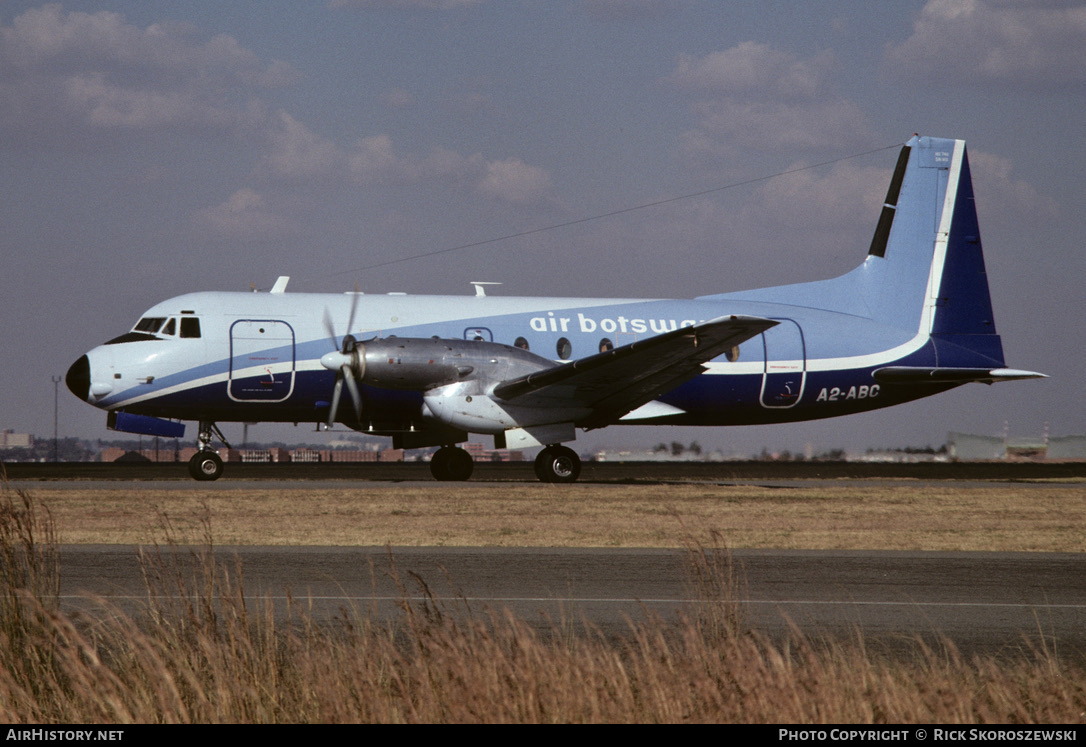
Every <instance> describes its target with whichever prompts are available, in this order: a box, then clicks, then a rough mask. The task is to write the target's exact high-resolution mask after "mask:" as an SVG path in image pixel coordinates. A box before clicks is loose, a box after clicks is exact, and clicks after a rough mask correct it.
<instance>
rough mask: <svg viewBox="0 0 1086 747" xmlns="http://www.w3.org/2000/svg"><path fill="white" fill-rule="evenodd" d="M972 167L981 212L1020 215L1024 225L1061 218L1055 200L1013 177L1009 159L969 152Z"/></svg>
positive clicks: (1012, 168) (981, 152) (1012, 166)
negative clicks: (1040, 220) (1025, 223)
mask: <svg viewBox="0 0 1086 747" xmlns="http://www.w3.org/2000/svg"><path fill="white" fill-rule="evenodd" d="M969 168H970V171H971V172H972V176H973V184H974V185H975V186H974V189H975V190H976V191H977V192H979V194H977V195H976V197H977V209H978V210H979V211H982V212H985V213H991V214H993V215H1000V216H1003V217H1007V216H1018V218H1019V220H1021V221H1023V222H1027V221H1032V220H1036V219H1037V218H1055V217H1057V216H1058V215H1059V212H1060V210H1059V204H1058V203H1057V202H1056V201H1055V200H1053V199H1052V198H1050V197H1046V196H1045V195H1042V194H1041V193H1039V192H1038V191H1037V190H1036V189H1035V188H1034V186H1033V185H1032V184H1030V183H1029V182H1027V181H1025V180H1022V179H1015V178H1014V176H1013V171H1014V165H1013V163H1012V161H1011V160H1010V159H1009V158H1004V157H1002V156H997V155H994V154H992V153H985V152H983V151H978V150H972V149H970V151H969ZM981 223H982V224H983V223H984V220H983V218H982V219H981Z"/></svg>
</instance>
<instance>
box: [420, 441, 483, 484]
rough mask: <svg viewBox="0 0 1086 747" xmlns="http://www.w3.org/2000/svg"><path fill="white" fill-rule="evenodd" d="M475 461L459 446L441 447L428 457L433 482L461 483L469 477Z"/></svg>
mask: <svg viewBox="0 0 1086 747" xmlns="http://www.w3.org/2000/svg"><path fill="white" fill-rule="evenodd" d="M473 469H475V461H474V460H473V459H472V458H471V454H469V453H468V452H466V451H464V450H463V449H461V448H460V447H459V446H442V447H441V448H440V449H438V450H437V451H435V452H434V455H433V456H432V457H430V474H432V475H433V476H434V479H435V480H441V481H443V482H444V481H462V480H466V479H468V478H469V477H471V472H472V470H473Z"/></svg>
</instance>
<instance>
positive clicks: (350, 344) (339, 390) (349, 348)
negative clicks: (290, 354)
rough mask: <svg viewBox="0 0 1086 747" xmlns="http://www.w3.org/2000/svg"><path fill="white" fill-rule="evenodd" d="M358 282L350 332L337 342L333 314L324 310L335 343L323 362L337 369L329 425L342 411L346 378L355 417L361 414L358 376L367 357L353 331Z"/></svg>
mask: <svg viewBox="0 0 1086 747" xmlns="http://www.w3.org/2000/svg"><path fill="white" fill-rule="evenodd" d="M358 296H359V292H358V285H357V284H356V285H355V287H354V296H352V298H351V313H350V316H348V317H347V334H345V335H343V341H342V342H340V343H337V342H336V329H335V325H334V324H333V322H332V315H331V314H329V313H328V309H327V308H325V310H324V329H325V331H327V332H328V339H329V341H330V342H331V343H332V350H333V352H331V353H325V354H324V355H323V356H322V357H321V365H322V366H324V367H325V368H327V369H328V370H329V371H335V372H336V385H335V388H334V389H333V390H332V406H331V408H330V409H329V410H328V427H329V428H331V427H332V426H333V425H334V424H335V422H336V414H337V413H338V412H339V399H340V397H341V396H342V394H343V384H344V382H346V384H347V391H348V392H350V395H351V401H352V402H353V403H354V418H355V420H356V421H357V420H359V419H360V418H361V417H362V394H361V393H360V392H359V391H358V379H360V378H362V374H363V373H365V359H364V358H363V357H362V354H361V350H362V346H360V345H359V344H358V340H356V339H355V338H354V335H352V334H350V330H351V327H352V326H354V314H355V311H356V310H357V309H358Z"/></svg>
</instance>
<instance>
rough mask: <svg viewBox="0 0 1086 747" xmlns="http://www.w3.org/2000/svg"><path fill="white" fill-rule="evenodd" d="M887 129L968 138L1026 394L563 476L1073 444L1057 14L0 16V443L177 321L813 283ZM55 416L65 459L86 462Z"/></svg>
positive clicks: (1008, 389)
mask: <svg viewBox="0 0 1086 747" xmlns="http://www.w3.org/2000/svg"><path fill="white" fill-rule="evenodd" d="M913 133H920V134H924V135H933V136H938V137H954V138H962V139H965V140H966V141H967V143H968V148H969V156H970V163H971V165H972V170H973V181H974V189H975V192H976V198H977V210H978V213H979V218H980V225H981V234H982V237H983V243H984V249H985V259H986V262H987V269H988V277H989V284H990V286H991V291H992V297H993V305H994V309H995V314H996V327H997V330H998V331H999V332H1000V334H1001V335H1002V339H1003V346H1004V351H1005V354H1006V358H1007V363H1008V365H1009V366H1011V367H1014V368H1022V369H1027V370H1033V371H1041V372H1044V373H1046V374H1048V375H1049V376H1050V378H1049V379H1046V380H1034V381H1024V382H1010V383H1004V384H999V385H995V386H992V387H988V386H984V385H979V384H970V385H967V386H965V387H962V388H959V389H957V390H955V391H953V392H950V393H946V394H943V395H940V396H938V397H934V398H929V399H926V400H921V401H919V402H916V403H911V404H907V405H903V406H900V407H896V408H890V409H887V410H881V411H878V412H875V413H868V414H864V415H857V416H850V417H847V418H841V419H835V420H825V421H816V422H813V423H805V424H793V425H782V426H772V427H746V428H730V429H726V428H719V429H697V428H672V427H666V428H643V427H642V428H629V427H618V428H615V427H612V428H608V429H605V430H603V431H595V432H592V433H591V434H587V435H586V436H585V437H582V438H581V439H580V440H579V442H578V443H579V445H580V446H581V447H586V446H595V447H611V448H623V447H631V446H642V447H651V446H652V445H653V444H655V443H658V442H660V441H666V442H671V441H680V442H683V443H687V442H689V441H691V440H697V441H699V443H700V444H702V445H703V446H704V447H707V448H719V449H722V450H724V451H725V452H729V453H757V452H758V451H760V450H761V449H762V448H763V447H767V448H769V449H770V450H779V449H788V450H792V451H802V450H804V449H807V448H811V449H813V450H815V451H820V450H828V449H834V448H846V449H862V448H867V447H903V446H926V445H934V446H938V445H940V444H942V443H944V442H945V440H946V437H947V433H948V432H951V431H958V432H966V433H978V434H984V435H1001V434H1002V433H1003V432H1004V429H1006V430H1007V431H1008V432H1009V433H1010V435H1012V436H1028V435H1040V434H1041V433H1042V432H1043V431H1044V430H1045V428H1048V431H1049V433H1050V434H1051V435H1054V436H1058V435H1069V434H1081V433H1086V405H1084V403H1083V396H1082V394H1081V392H1079V391H1078V389H1077V384H1076V381H1077V375H1076V371H1078V370H1080V368H1081V364H1082V359H1083V351H1084V349H1086V324H1084V319H1083V317H1084V314H1083V312H1084V309H1086V302H1084V300H1083V299H1084V294H1083V291H1082V286H1083V282H1084V280H1086V259H1084V257H1086V253H1084V252H1083V249H1082V247H1083V237H1084V236H1086V200H1084V192H1086V190H1084V186H1086V179H1084V175H1086V4H1083V3H1081V2H1065V1H1061V0H930V1H929V2H924V1H923V0H917V1H915V2H909V1H905V0H903V1H902V2H896V3H870V2H863V1H861V0H827V1H826V2H822V3H807V2H786V1H776V2H758V1H757V0H748V1H747V2H741V3H739V2H736V3H731V2H717V1H716V0H548V2H537V1H534V0H523V1H522V0H500V1H499V0H332V1H331V2H296V1H293V2H286V1H276V0H260V1H259V2H255V1H254V2H247V1H244V0H234V1H232V2H229V3H223V2H220V1H219V0H214V1H208V2H204V1H201V0H192V1H189V2H185V3H177V2H166V1H164V0H140V1H139V2H121V1H119V2H63V3H55V4H43V3H37V2H20V1H19V0H4V2H2V3H0V256H2V257H3V264H2V269H0V309H2V312H0V313H2V316H0V319H2V321H3V324H2V326H0V335H2V337H0V340H2V343H3V353H4V354H3V355H2V356H0V428H3V429H11V430H14V431H16V432H31V433H35V434H37V435H39V436H42V437H46V436H51V435H52V432H53V416H54V399H53V397H54V391H55V387H54V382H53V378H55V377H60V376H63V374H64V372H65V371H66V370H67V368H68V366H69V365H70V364H71V363H72V362H73V361H74V360H75V359H76V358H78V357H79V356H80V355H81V354H82V353H83V352H85V351H86V350H89V349H90V348H92V347H94V346H95V345H97V344H99V343H101V342H103V341H105V340H107V339H110V338H112V337H114V336H116V335H118V334H121V333H122V332H125V331H127V330H128V329H130V328H131V326H132V325H133V324H134V323H135V321H136V320H137V319H138V318H139V317H140V315H141V313H142V312H143V311H144V310H146V309H147V308H149V307H150V306H152V305H153V304H155V303H156V302H158V301H161V300H164V299H166V298H169V297H171V296H175V295H179V294H182V293H187V292H190V291H196V290H223V291H228V290H248V289H249V288H251V287H256V288H262V289H267V288H270V286H271V285H272V284H273V283H274V282H275V278H276V277H277V276H279V275H289V276H291V277H292V280H291V283H290V287H289V289H290V290H291V291H307V292H343V291H348V290H352V289H353V288H354V286H355V284H356V283H357V285H358V287H359V288H360V289H361V290H362V291H364V292H369V293H384V292H389V291H403V292H408V293H439V294H459V293H463V294H465V295H469V294H471V293H473V289H472V288H471V286H470V285H469V282H470V281H472V280H488V281H497V282H501V283H502V285H501V286H499V287H497V288H492V289H491V290H490V293H491V294H495V293H498V294H502V295H510V296H515V295H556V296H581V295H587V296H616V297H653V298H665V297H673V298H689V297H694V296H698V295H705V294H710V293H719V292H725V291H733V290H741V289H744V288H752V287H762V286H770V285H779V284H784V283H792V282H802V281H807V280H816V279H821V278H826V277H832V276H835V275H839V274H842V273H844V272H846V271H848V270H849V269H851V268H852V267H854V266H856V265H857V264H859V263H860V262H861V261H862V260H863V258H864V256H865V254H866V251H867V247H868V244H869V242H870V238H871V234H872V232H873V231H874V227H875V223H876V221H877V218H878V213H879V208H880V205H881V203H882V199H883V196H884V195H885V193H886V186H887V184H888V183H889V179H890V175H891V172H892V170H893V166H894V162H895V160H896V157H897V150H898V148H899V146H900V144H901V143H903V142H905V141H906V140H908V139H909V137H911V136H912V134H913ZM679 197H682V198H683V199H673V198H679ZM654 203H662V204H654ZM645 205H649V206H650V207H643V208H640V209H633V210H631V209H630V208H638V207H639V206H645ZM598 216H606V217H598ZM585 219H592V220H585ZM551 227H553V228H551ZM538 229H548V230H538ZM504 237H512V238H504ZM460 247H463V248H460ZM424 255H433V256H428V257H427V256H424ZM315 313H320V312H319V311H318V312H315ZM59 389H60V394H59V404H58V408H57V413H58V422H59V426H58V429H59V433H60V435H61V436H80V437H86V438H113V437H115V435H116V434H112V433H111V432H109V431H107V430H106V427H105V413H103V412H101V411H99V410H96V409H95V408H93V407H91V406H90V405H87V404H84V403H81V402H79V401H78V400H76V399H75V398H74V397H73V396H71V394H70V393H69V392H67V391H66V389H65V388H64V385H63V383H61V384H60V386H59ZM284 428H286V430H285V431H284ZM224 430H225V431H226V433H227V436H228V437H231V436H233V437H235V438H236V437H237V436H238V435H239V434H240V430H241V426H240V425H238V426H232V425H231V426H225V427H224ZM189 431H190V434H191V435H192V437H193V438H194V437H195V434H194V428H191V427H190V428H189ZM313 436H314V434H313V433H312V426H304V425H303V426H299V427H298V428H296V429H295V428H293V427H289V426H288V427H284V426H271V425H266V426H256V427H254V428H253V429H251V430H250V439H253V440H257V439H262V438H264V439H272V438H286V439H296V440H298V441H312V440H315V439H314V438H313Z"/></svg>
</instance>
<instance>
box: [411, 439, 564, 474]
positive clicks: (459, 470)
mask: <svg viewBox="0 0 1086 747" xmlns="http://www.w3.org/2000/svg"><path fill="white" fill-rule="evenodd" d="M474 467H475V462H474V461H472V458H471V454H469V453H468V452H466V451H464V450H463V449H461V448H460V447H459V446H442V447H441V448H440V449H438V450H437V451H436V452H434V455H433V456H432V457H431V458H430V473H431V474H433V476H434V479H435V480H441V481H442V482H445V481H462V480H467V479H468V478H469V477H471V473H472V470H473V469H474ZM580 475H581V459H580V457H578V456H577V452H575V451H574V450H573V449H570V448H567V447H565V446H562V445H560V444H551V445H550V446H548V447H546V448H545V449H543V451H541V452H539V456H537V457H536V458H535V476H536V477H538V478H539V480H540V481H541V482H555V483H571V482H576V481H577V478H578V477H580Z"/></svg>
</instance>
